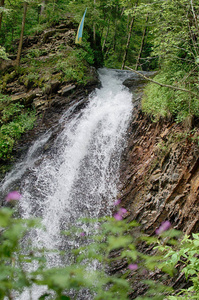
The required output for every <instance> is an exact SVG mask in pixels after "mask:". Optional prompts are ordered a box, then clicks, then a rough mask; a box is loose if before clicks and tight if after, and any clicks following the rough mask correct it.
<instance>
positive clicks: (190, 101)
mask: <svg viewBox="0 0 199 300" xmlns="http://www.w3.org/2000/svg"><path fill="white" fill-rule="evenodd" d="M186 75H187V70H186V65H182V64H174V63H173V64H171V63H169V64H167V65H166V66H165V68H163V69H162V71H161V72H159V74H158V75H156V76H155V78H154V80H155V81H157V82H159V83H162V84H169V85H175V86H178V87H182V88H187V86H186V85H185V83H184V78H185V77H186ZM192 80H193V81H194V80H195V79H194V77H192ZM190 86H191V85H189V87H190ZM142 109H143V111H144V112H146V113H149V114H151V115H152V116H153V117H154V119H155V120H156V121H157V120H158V119H159V118H160V117H169V116H173V117H174V118H175V120H176V121H177V122H181V121H183V120H185V119H186V118H187V117H188V116H199V99H198V98H196V97H193V95H191V94H189V93H187V92H183V91H177V90H174V89H171V88H167V87H161V86H159V85H157V84H153V83H150V84H148V85H147V87H146V88H145V93H144V98H143V100H142Z"/></svg>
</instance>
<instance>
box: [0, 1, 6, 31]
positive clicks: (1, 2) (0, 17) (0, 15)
mask: <svg viewBox="0 0 199 300" xmlns="http://www.w3.org/2000/svg"><path fill="white" fill-rule="evenodd" d="M4 4H5V0H0V7H1V9H3V7H4ZM2 17H3V11H1V12H0V30H1V23H2Z"/></svg>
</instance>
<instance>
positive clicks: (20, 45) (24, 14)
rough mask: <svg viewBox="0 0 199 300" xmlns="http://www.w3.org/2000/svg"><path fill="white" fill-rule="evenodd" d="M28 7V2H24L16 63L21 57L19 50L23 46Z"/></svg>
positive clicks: (20, 50) (17, 63) (18, 62)
mask: <svg viewBox="0 0 199 300" xmlns="http://www.w3.org/2000/svg"><path fill="white" fill-rule="evenodd" d="M27 9H28V3H27V2H24V4H23V19H22V26H21V35H20V39H19V47H18V52H17V59H16V65H17V66H19V65H20V58H21V52H22V46H23V35H24V29H25V22H26V14H27Z"/></svg>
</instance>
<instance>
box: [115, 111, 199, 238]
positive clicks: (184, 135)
mask: <svg viewBox="0 0 199 300" xmlns="http://www.w3.org/2000/svg"><path fill="white" fill-rule="evenodd" d="M121 183H122V184H121V191H120V193H121V199H122V205H123V206H124V207H126V208H127V209H128V211H129V219H131V220H133V219H136V220H137V221H138V222H139V223H140V224H142V226H143V229H145V230H146V231H147V232H148V233H151V234H152V233H154V231H155V229H156V228H157V227H159V225H160V224H161V222H162V221H165V220H170V222H171V223H172V225H173V227H174V228H176V229H180V230H182V231H184V232H186V233H187V234H190V233H191V232H198V230H199V215H198V210H199V120H195V122H194V124H193V127H192V130H186V128H185V127H184V126H183V124H176V123H174V122H171V121H169V120H160V121H159V122H158V123H153V122H152V121H151V119H150V118H149V117H148V116H146V115H144V114H143V113H142V111H141V109H140V106H139V107H137V110H136V111H135V113H134V116H133V119H132V122H131V125H130V128H129V131H128V145H127V148H126V150H125V153H124V155H123V159H122V165H121Z"/></svg>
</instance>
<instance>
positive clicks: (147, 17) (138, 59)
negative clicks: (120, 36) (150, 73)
mask: <svg viewBox="0 0 199 300" xmlns="http://www.w3.org/2000/svg"><path fill="white" fill-rule="evenodd" d="M148 19H149V13H147V16H146V23H145V26H144V30H143V34H142V41H141V46H140V51H139V54H138V57H137V61H136V65H135V70H137V69H138V66H139V64H140V58H141V55H142V51H143V48H144V42H145V38H146V34H147V23H148Z"/></svg>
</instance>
